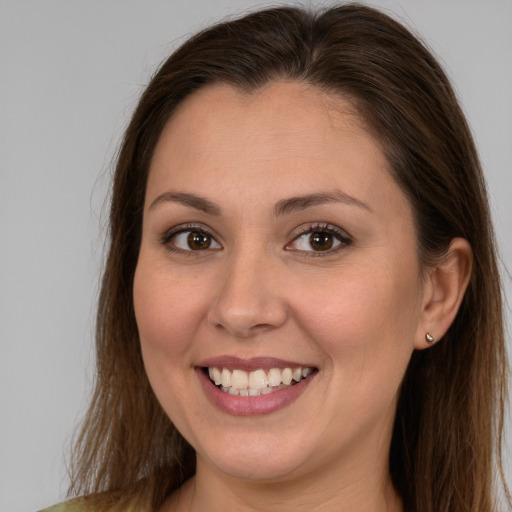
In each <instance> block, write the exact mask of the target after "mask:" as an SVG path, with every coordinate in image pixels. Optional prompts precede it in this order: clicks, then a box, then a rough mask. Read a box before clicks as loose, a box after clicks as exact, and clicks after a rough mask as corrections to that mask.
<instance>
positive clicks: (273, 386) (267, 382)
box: [204, 366, 316, 397]
mask: <svg viewBox="0 0 512 512" xmlns="http://www.w3.org/2000/svg"><path fill="white" fill-rule="evenodd" d="M315 371H316V369H315V368H312V367H307V368H300V367H297V368H270V369H269V370H267V371H265V370H262V369H259V370H254V371H251V372H247V371H245V370H238V369H234V370H229V369H228V368H219V367H213V366H211V367H208V368H204V372H205V373H206V374H207V375H208V377H209V378H210V380H211V382H212V383H213V384H215V386H217V388H218V389H220V390H221V391H223V392H224V393H227V394H229V395H232V396H248V397H250V396H260V395H267V394H270V393H273V392H275V391H279V390H282V389H287V388H290V387H292V386H294V385H296V384H298V383H299V382H301V381H303V380H304V379H307V378H308V377H309V376H310V375H311V374H313V373H314V372H315Z"/></svg>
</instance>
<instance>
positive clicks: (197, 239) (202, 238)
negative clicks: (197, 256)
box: [187, 231, 212, 251]
mask: <svg viewBox="0 0 512 512" xmlns="http://www.w3.org/2000/svg"><path fill="white" fill-rule="evenodd" d="M187 243H188V246H189V247H190V248H191V249H192V250H193V251H202V250H204V249H209V248H210V246H211V245H212V237H211V236H210V235H207V234H206V233H201V232H200V231H190V233H189V235H188V237H187Z"/></svg>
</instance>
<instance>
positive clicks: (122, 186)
mask: <svg viewBox="0 0 512 512" xmlns="http://www.w3.org/2000/svg"><path fill="white" fill-rule="evenodd" d="M283 79H284V80H292V81H300V82H305V83H308V84H311V85H313V86H316V87H318V88H320V89H322V90H323V91H327V92H329V93H331V94H332V95H333V96H340V95H341V97H344V98H347V99H349V100H350V101H351V102H352V104H353V105H354V107H355V109H356V111H357V113H358V115H359V116H360V118H361V119H362V120H363V122H364V123H365V126H366V127H367V129H368V130H369V131H370V132H371V133H372V135H374V136H375V138H376V140H377V141H378V142H379V143H380V144H381V147H382V150H383V152H384V154H385V156H386V158H387V160H388V162H389V167H390V169H391V172H392V175H393V177H394V179H395V180H396V182H397V183H398V184H399V186H400V187H401V189H402V191H403V192H404V193H405V194H406V196H407V197H408V199H409V201H410V203H411V205H412V208H413V211H414V215H415V223H416V230H417V237H418V254H419V255H420V259H421V261H422V263H423V264H424V265H433V264H435V262H436V261H437V259H438V258H440V257H442V255H443V254H444V253H445V252H446V250H447V248H448V247H449V244H450V242H451V240H452V239H453V238H454V237H463V238H465V239H467V240H468V242H469V243H470V245H471V247H472V250H473V256H474V267H473V271H472V276H471V280H470V284H469V287H468V290H467V292H466V294H465V297H464V299H463V302H462V305H461V308H460V310H459V313H458V315H457V317H456V319H455V321H454V322H453V324H452V326H451V327H450V329H449V330H448V332H447V334H446V335H445V337H444V339H443V341H442V342H440V343H438V344H437V345H436V346H434V347H432V348H430V349H429V350H425V351H421V352H415V353H414V354H413V357H412V360H411V362H410V364H409V367H408V370H407V372H406V375H405V378H404V381H403V383H402V387H401V395H400V398H399V403H398V410H397V416H396V421H395V427H394V432H393V439H392V443H391V451H390V472H391V475H392V478H393V482H394V484H395V486H396V489H397V490H398V492H399V494H400V495H401V497H402V500H403V503H404V508H405V510H408V511H421V512H440V511H451V512H458V511H461V512H462V511H466V512H467V511H474V512H476V511H479V512H481V511H491V510H494V507H495V504H494V501H493V500H494V488H493V475H494V472H493V468H494V466H495V463H494V459H493V446H494V441H495V440H497V446H496V453H497V457H498V460H497V463H498V467H499V469H500V471H501V475H502V477H503V472H502V465H501V435H502V430H503V416H504V404H505V399H506V375H507V370H508V368H507V359H506V349H505V340H504V333H503V315H502V302H501V301H502V298H501V288H500V276H499V271H498V267H497V262H496V251H495V241H494V234H493V230H492V225H491V220H490V213H489V206H488V201H487V195H486V187H485V182H484V178H483V175H482V170H481V166H480V164H479V160H478V156H477V152H476V149H475V145H474V142H473V140H472V136H471V132H470V130H469V127H468V125H467V123H466V120H465V118H464V115H463V113H462V112H461V110H460V107H459V105H458V102H457V99H456V96H455V94H454V92H453V89H452V87H451V85H450V83H449V80H448V78H447V77H446V75H445V73H444V72H443V70H442V69H441V68H440V66H439V65H438V63H437V62H436V60H435V59H434V58H433V56H432V55H431V53H430V52H429V51H428V50H427V49H426V47H425V46H424V45H423V44H422V43H421V42H420V41H419V40H418V39H417V38H416V37H415V36H414V35H412V34H411V33H410V32H409V31H408V30H407V29H406V28H404V27H403V26H402V25H400V24H399V23H398V22H396V21H394V20H393V19H392V18H390V17H389V16H387V15H385V14H383V13H381V12H379V11H377V10H375V9H372V8H369V7H365V6H362V5H358V4H349V5H343V6H340V7H335V8H331V9H327V10H325V11H321V12H319V13H310V12H308V11H305V10H302V9H299V8H293V7H280V8H274V9H268V10H265V11H259V12H255V13H252V14H249V15H247V16H245V17H243V18H240V19H236V20H233V21H228V22H225V23H220V24H218V25H216V26H214V27H212V28H209V29H207V30H205V31H203V32H201V33H199V34H198V35H196V36H194V37H193V38H191V39H190V40H188V41H187V42H186V43H185V44H184V45H183V46H182V47H181V48H179V49H178V50H177V51H176V52H175V53H174V54H173V55H171V56H170V57H169V59H168V60H167V61H166V62H165V63H164V64H163V65H162V66H161V68H160V69H159V70H158V72H157V73H156V74H155V75H154V77H153V78H152V80H151V81H150V83H149V85H148V86H147V88H146V90H145V91H144V93H143V95H142V97H141V99H140V101H139V104H138V106H137V108H136V111H135V113H134V115H133V118H132V120H131V122H130V124H129V126H128V128H127V130H126V132H125V135H124V139H123V141H122V145H121V148H120V151H119V156H118V162H117V167H116V170H115V176H114V183H113V195H112V204H111V213H110V229H109V237H110V251H109V254H108V258H107V262H106V266H105V270H104V276H103V281H102V288H101V294H100V297H99V304H98V315H97V332H96V350H97V377H96V382H95V391H94V394H93V398H92V402H91V406H90V409H89V411H88V413H87V415H86V418H85V421H84V424H83V427H82V430H81V433H80V434H79V436H78V437H77V439H76V444H75V448H74V452H73V455H74V458H73V460H72V472H71V477H72V484H71V487H70V494H73V495H78V494H91V493H92V494H93V495H94V496H93V497H92V498H90V500H93V501H94V502H95V503H96V504H98V503H100V504H101V503H103V504H104V505H105V506H112V503H113V502H116V503H118V504H119V503H120V502H119V499H120V498H119V497H120V496H123V499H128V498H129V499H139V500H140V501H141V503H142V502H144V503H146V504H148V505H150V506H151V507H152V508H154V509H156V508H157V507H158V506H159V505H160V504H161V503H162V502H163V501H164V499H165V497H166V496H167V495H168V494H169V493H170V492H172V491H173V490H174V489H176V488H178V487H179V486H180V485H181V484H182V483H183V482H184V481H185V480H186V479H187V478H189V477H190V476H191V475H193V473H194V471H195V458H194V452H193V449H192V448H191V447H190V446H189V445H188V443H187V442H186V441H185V440H184V439H183V438H182V436H181V435H180V434H179V433H178V432H177V430H176V429H175V427H174V426H173V425H172V423H171V421H170V420H169V418H168V417H167V416H166V414H165V412H164V411H163V410H162V408H161V407H160V405H159V404H158V402H157V400H156V398H155V396H154V394H153V392H152V390H151V387H150V385H149V382H148V379H147V376H146V374H145V371H144V365H143V361H142V356H141V350H140V343H139V338H138V331H137V324H136V321H135V314H134V307H133V293H132V287H133V277H134V273H135V268H136V265H137V257H138V252H139V246H140V241H141V232H142V212H143V206H144V195H145V189H146V182H147V177H148V172H149V168H150V163H151V158H152V155H153V152H154V149H155V146H156V144H157V142H158V140H159V137H160V134H161V132H162V130H163V128H164V126H165V124H166V123H167V122H168V120H169V119H170V118H171V116H172V114H173V112H174V110H175V109H176V108H177V106H178V105H180V103H181V102H182V101H183V100H184V99H185V98H186V97H187V96H189V95H190V94H193V93H194V91H196V90H197V89H199V88H202V87H205V86H207V85H208V84H213V83H223V84H228V85H231V86H233V87H235V88H238V89H240V90H243V91H247V92H254V91H257V90H258V89H259V88H261V87H263V86H265V85H266V84H269V83H270V82H272V81H274V80H283ZM141 482H143V483H144V485H142V484H141ZM505 488H506V486H505ZM509 501H510V500H509Z"/></svg>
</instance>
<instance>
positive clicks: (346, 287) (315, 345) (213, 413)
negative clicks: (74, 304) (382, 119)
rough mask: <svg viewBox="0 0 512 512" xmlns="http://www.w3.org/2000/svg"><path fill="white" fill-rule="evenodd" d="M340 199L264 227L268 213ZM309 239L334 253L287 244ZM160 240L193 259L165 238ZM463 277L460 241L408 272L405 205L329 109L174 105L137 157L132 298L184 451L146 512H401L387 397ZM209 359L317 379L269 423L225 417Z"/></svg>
mask: <svg viewBox="0 0 512 512" xmlns="http://www.w3.org/2000/svg"><path fill="white" fill-rule="evenodd" d="M169 191H173V193H176V192H178V193H187V194H194V195H196V196H200V197H201V198H204V199H206V200H208V201H209V202H210V203H211V205H212V206H214V208H213V209H212V211H204V209H200V208H199V207H198V205H197V204H196V205H195V206H193V205H190V204H184V202H183V201H182V200H176V196H175V195H174V196H172V197H171V196H170V195H169V194H167V196H166V195H165V194H166V193H168V192H169ZM340 192H341V193H342V194H344V196H343V197H342V198H341V199H342V200H339V199H340V198H339V197H337V200H327V201H321V202H320V203H319V204H314V205H309V206H307V205H304V204H301V207H300V208H297V209H291V208H288V209H287V210H286V211H281V212H280V214H279V215H276V211H275V209H276V205H279V204H282V202H283V200H287V199H289V198H294V197H302V196H304V195H308V194H312V193H319V194H331V195H334V194H339V193H340ZM347 198H348V199H347ZM331 199H332V198H331ZM185 202H186V201H185ZM280 202H281V203H280ZM213 210H216V211H213ZM190 224H193V226H194V227H192V228H190V227H189V225H190ZM319 224H320V225H321V226H320V227H319ZM325 225H328V228H329V229H336V230H338V229H339V230H340V232H341V234H342V239H338V238H337V236H338V235H332V233H331V234H330V235H329V236H331V237H332V238H331V240H332V241H333V246H334V247H333V248H332V249H329V250H327V251H326V250H314V248H313V247H312V246H311V243H310V242H311V235H309V234H304V230H306V231H307V230H308V229H309V230H310V231H314V232H318V231H322V230H323V229H324V228H325ZM176 226H182V228H183V229H189V231H197V230H198V229H199V230H201V231H203V232H207V233H208V236H211V238H208V240H210V244H211V245H210V247H209V248H208V249H205V250H197V249H196V250H191V249H190V246H189V245H187V238H186V237H187V234H188V233H187V234H185V235H180V236H174V237H172V236H171V237H170V236H168V235H167V236H166V234H167V233H168V232H169V230H170V229H171V228H174V227H176ZM183 226H184V227H183ZM301 233H302V236H301ZM469 268H470V250H469V248H468V247H467V243H465V242H464V241H461V240H455V241H454V243H453V244H452V249H451V251H450V252H449V254H448V255H447V257H446V258H445V260H444V262H442V263H440V265H439V266H438V267H436V268H432V269H422V268H420V264H419V259H418V254H417V249H416V235H415V227H414V221H413V212H412V209H411V206H410V204H409V202H408V200H407V199H406V197H405V195H404V194H403V192H402V191H401V190H400V188H399V187H398V186H397V184H396V183H395V181H394V180H393V179H392V177H391V175H390V173H389V170H388V165H387V162H386V160H385V158H384V155H383V153H382V151H381V149H380V147H379V145H378V143H377V141H375V140H374V139H373V138H372V136H370V135H369V133H368V132H367V131H366V130H365V129H364V127H363V125H362V123H361V122H360V120H359V119H358V117H357V115H355V112H354V110H353V108H352V107H351V104H350V103H349V102H348V101H347V100H345V99H343V98H341V97H337V96H333V95H329V94H326V93H324V92H322V91H320V90H319V89H317V88H315V87H313V86H309V85H306V84H301V83H293V82H276V83H271V84H269V85H267V86H266V87H264V88H262V89H260V90H258V91H256V92H254V93H251V94H248V93H245V92H240V91H236V90H235V89H233V88H231V87H230V86H227V85H213V86H207V87H204V88H202V89H200V90H199V91H198V92H196V93H194V94H193V95H191V96H189V97H188V98H187V99H186V100H185V101H184V102H183V103H182V104H181V105H180V107H179V108H178V110H177V111H176V112H175V114H174V115H173V117H172V119H171V120H170V121H169V122H168V124H167V125H166V127H165V129H164V131H163V133H162V135H161V138H160V140H159V143H158V145H157V147H156V150H155V153H154V156H153V160H152V164H151V168H150V174H149V180H148V185H147V191H146V200H145V207H144V221H143V236H142V243H141V248H140V255H139V261H138V265H137V269H136V274H135V282H134V303H135V311H136V318H137V324H138V327H139V334H140V339H141V346H142V352H143V357H144V363H145V367H146V371H147V374H148V377H149V380H150V382H151V385H152V387H153V389H154V392H155V394H156V396H157V398H158V400H159V401H160V403H161V404H162V406H163V408H164V410H165V411H166V413H167V414H168V415H169V417H170V418H171V420H172V421H173V422H174V424H175V425H176V427H177V428H178V430H179V431H180V432H181V433H182V434H183V436H184V437H185V438H186V439H187V440H188V441H189V442H190V443H191V444H192V446H193V447H194V448H195V450H196V453H197V473H196V476H195V477H194V478H192V479H191V480H189V481H188V482H187V483H186V484H185V485H184V486H183V487H182V488H181V489H180V490H178V491H177V492H176V493H174V494H173V495H172V496H170V497H169V499H168V500H167V501H166V502H165V504H164V506H163V507H162V510H163V511H166V510H208V509H210V510H223V509H224V510H240V511H243V510H267V511H271V510H279V511H286V510H294V511H300V510H312V509H314V510H317V511H324V510H325V511H327V510H328V511H330V510H333V511H334V510H336V511H349V510H350V511H353V510H358V511H361V512H364V511H399V510H402V507H401V502H400V499H399V497H398V496H397V495H396V493H395V491H394V489H393V486H392V484H391V480H390V476H389V472H388V454H389V445H390V439H391V432H392V426H393V420H394V415H395V409H396V402H397V396H398V391H399V386H400V382H401V380H402V378H403V375H404V372H405V370H406V367H407V364H408V362H409V359H410V357H411V354H412V352H413V350H414V349H424V348H426V347H427V344H426V342H425V333H426V332H427V331H429V332H431V333H432V334H434V336H435V337H436V339H438V338H439V337H441V336H442V335H443V334H444V331H445V330H446V329H447V328H448V326H449V324H450V323H451V321H452V320H453V317H454V315H455V314H456V311H457V308H458V304H459V303H460V300H461V298H462V294H463V291H464V288H465V286H466V284H467V278H468V275H469ZM222 355H232V356H237V357H240V358H244V359H247V358H251V357H276V358H281V359H286V360H292V361H297V362H298V363H301V364H302V363H304V365H309V366H314V367H316V368H317V369H318V373H317V375H316V376H315V378H314V379H313V380H312V381H311V382H310V384H309V385H308V386H307V388H306V389H305V391H304V392H303V393H302V394H301V395H300V396H299V397H298V398H297V399H296V400H295V401H294V402H292V403H291V404H288V405H287V406H286V407H284V408H282V409H280V410H278V411H275V412H273V413H271V414H266V415H256V416H251V417H240V416H234V415H230V414H227V413H225V412H222V411H220V410H219V409H218V408H216V407H215V406H214V405H213V404H212V403H211V402H210V401H209V400H208V399H207V397H206V396H205V393H204V390H203V388H202V386H201V385H200V382H199V379H198V376H197V372H196V371H195V368H196V366H197V365H198V364H200V362H201V361H204V360H205V359H207V358H211V357H216V356H222Z"/></svg>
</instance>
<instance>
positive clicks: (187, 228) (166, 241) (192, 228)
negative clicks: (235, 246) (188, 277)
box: [160, 224, 220, 256]
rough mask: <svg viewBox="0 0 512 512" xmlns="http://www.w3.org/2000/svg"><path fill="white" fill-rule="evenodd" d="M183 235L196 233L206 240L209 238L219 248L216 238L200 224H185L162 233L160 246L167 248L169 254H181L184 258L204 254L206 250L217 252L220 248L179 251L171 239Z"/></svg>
mask: <svg viewBox="0 0 512 512" xmlns="http://www.w3.org/2000/svg"><path fill="white" fill-rule="evenodd" d="M185 233H198V234H202V235H205V236H207V237H208V238H210V239H211V241H212V242H213V243H215V244H217V245H219V246H220V244H219V242H217V240H216V238H215V237H214V236H213V235H212V234H211V233H210V231H209V229H206V228H205V227H204V226H202V225H201V224H185V225H183V224H182V225H180V226H175V227H173V228H171V229H170V230H169V231H166V232H165V233H164V235H163V236H162V237H161V240H160V242H161V243H162V245H165V246H166V247H167V250H169V251H170V252H174V253H178V254H183V255H185V256H191V255H192V254H193V253H200V252H206V251H207V250H208V249H210V250H216V251H217V250H219V248H220V247H219V248H216V247H215V248H210V247H208V248H207V249H203V250H196V251H194V250H192V249H188V250H187V249H181V248H180V247H176V246H175V245H173V244H172V243H171V242H172V239H173V238H175V237H177V236H178V235H181V234H185ZM196 255H197V254H196Z"/></svg>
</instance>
